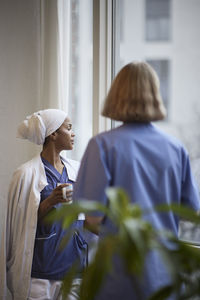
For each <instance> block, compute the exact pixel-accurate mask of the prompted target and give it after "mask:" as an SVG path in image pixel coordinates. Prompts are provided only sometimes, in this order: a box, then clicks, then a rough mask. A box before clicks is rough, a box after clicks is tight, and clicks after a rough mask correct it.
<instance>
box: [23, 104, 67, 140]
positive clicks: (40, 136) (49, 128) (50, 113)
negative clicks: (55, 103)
mask: <svg viewBox="0 0 200 300" xmlns="http://www.w3.org/2000/svg"><path fill="white" fill-rule="evenodd" d="M66 118H67V114H66V113H65V112H64V111H62V110H60V109H45V110H40V111H38V112H35V113H34V114H32V115H31V116H27V117H26V119H25V120H24V121H23V122H22V123H21V124H20V125H19V127H18V137H19V138H23V139H27V140H29V141H30V142H33V143H35V144H37V145H42V144H44V141H45V138H46V137H47V136H49V135H50V134H51V133H52V132H54V131H56V130H57V129H58V128H59V127H60V126H61V125H62V123H63V122H64V120H65V119H66Z"/></svg>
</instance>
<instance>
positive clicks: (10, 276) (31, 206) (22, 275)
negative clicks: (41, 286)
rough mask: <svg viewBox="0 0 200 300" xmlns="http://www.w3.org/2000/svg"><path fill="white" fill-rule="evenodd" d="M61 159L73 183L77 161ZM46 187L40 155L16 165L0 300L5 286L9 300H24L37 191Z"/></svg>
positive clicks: (1, 258)
mask: <svg viewBox="0 0 200 300" xmlns="http://www.w3.org/2000/svg"><path fill="white" fill-rule="evenodd" d="M62 160H63V162H64V164H65V166H66V169H67V174H68V177H69V179H70V180H72V181H75V180H76V176H77V172H78V168H79V162H77V161H74V160H70V159H67V160H66V159H64V158H62ZM47 184H48V183H47V178H46V175H45V169H44V166H43V163H42V160H41V158H40V155H37V156H36V157H34V158H33V159H32V160H30V161H28V162H27V163H25V164H23V165H22V166H20V167H19V168H18V169H17V170H16V171H15V172H14V174H13V178H12V181H11V183H10V187H9V193H8V206H7V216H5V228H4V230H3V234H2V240H1V248H0V300H6V299H7V298H6V291H7V287H8V289H9V290H10V292H11V294H12V297H13V298H12V299H13V300H27V297H28V292H29V286H30V279H31V267H32V258H33V250H34V242H35V232H36V226H37V211H38V207H39V204H40V192H41V191H42V190H43V188H44V187H45V186H46V185H47Z"/></svg>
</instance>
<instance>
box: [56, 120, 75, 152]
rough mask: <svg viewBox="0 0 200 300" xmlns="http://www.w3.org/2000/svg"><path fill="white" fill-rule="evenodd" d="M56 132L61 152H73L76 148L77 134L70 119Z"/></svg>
mask: <svg viewBox="0 0 200 300" xmlns="http://www.w3.org/2000/svg"><path fill="white" fill-rule="evenodd" d="M56 132H57V137H56V144H57V147H58V148H59V150H60V151H62V150H72V149H73V147H74V137H75V134H74V132H73V130H72V123H71V121H70V119H69V118H66V119H65V121H64V122H63V123H62V125H61V126H60V128H58V130H57V131H56Z"/></svg>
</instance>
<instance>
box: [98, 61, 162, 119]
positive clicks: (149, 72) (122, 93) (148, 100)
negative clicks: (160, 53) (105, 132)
mask: <svg viewBox="0 0 200 300" xmlns="http://www.w3.org/2000/svg"><path fill="white" fill-rule="evenodd" d="M102 115H103V116H105V117H108V118H111V119H113V120H117V121H123V122H150V121H156V120H162V119H164V117H165V115H166V110H165V107H164V104H163V101H162V98H161V95H160V91H159V79H158V77H157V75H156V72H155V71H154V70H153V68H152V67H151V66H150V65H149V64H147V63H145V62H132V63H130V64H127V65H126V66H124V67H123V68H122V69H121V71H120V72H119V73H118V74H117V76H116V77H115V79H114V81H113V83H112V85H111V88H110V91H109V93H108V95H107V97H106V99H105V103H104V108H103V111H102Z"/></svg>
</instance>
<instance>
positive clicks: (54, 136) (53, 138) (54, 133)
mask: <svg viewBox="0 0 200 300" xmlns="http://www.w3.org/2000/svg"><path fill="white" fill-rule="evenodd" d="M56 136H57V132H56V131H54V132H52V133H51V134H50V136H49V137H50V139H52V140H53V141H54V140H55V138H56Z"/></svg>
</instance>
